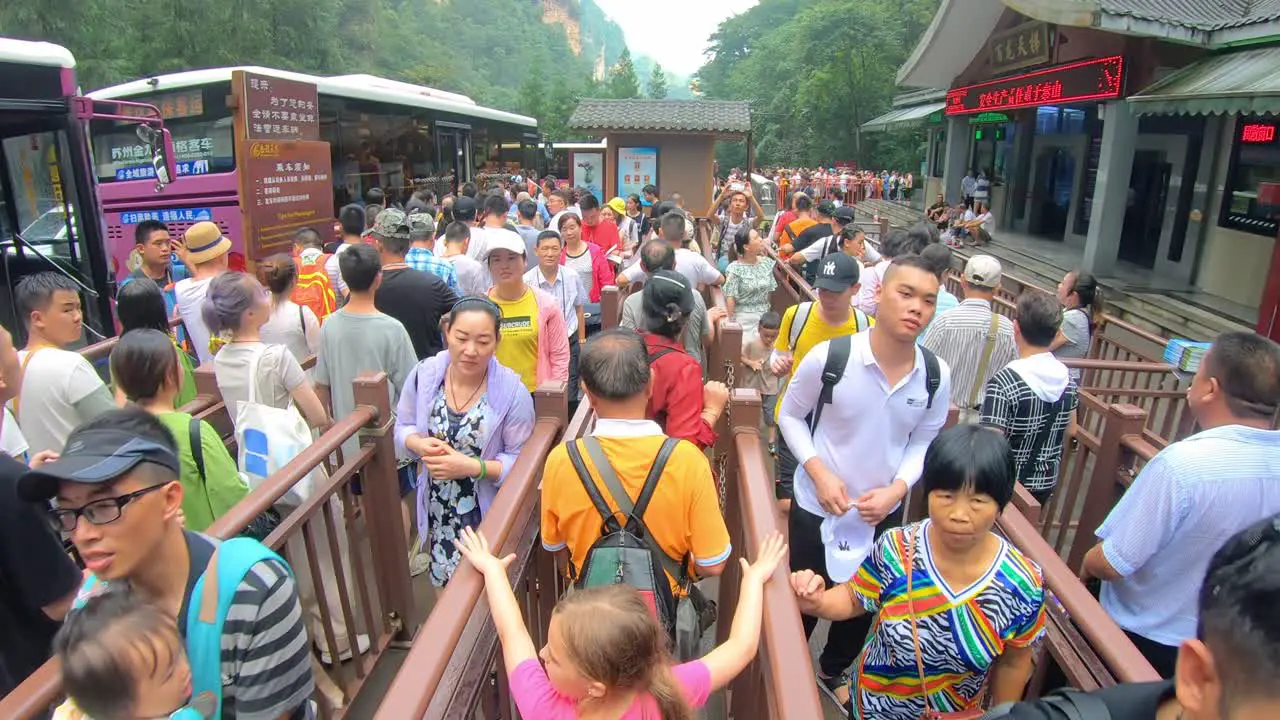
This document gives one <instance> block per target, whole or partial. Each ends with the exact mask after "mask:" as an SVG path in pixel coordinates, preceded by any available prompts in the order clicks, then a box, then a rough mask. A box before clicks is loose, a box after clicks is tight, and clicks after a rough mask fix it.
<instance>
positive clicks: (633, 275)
mask: <svg viewBox="0 0 1280 720" xmlns="http://www.w3.org/2000/svg"><path fill="white" fill-rule="evenodd" d="M676 272H678V273H680V274H681V275H683V276H685V277H687V278H689V284H690V285H691V286H692V287H694V288H696V287H698V286H699V285H711V284H713V283H715V282H716V281H718V280H719V279H720V278H721V275H720V271H719V270H717V269H716V266H715V265H712V264H711V263H710V262H708V261H707V259H706V258H705V257H703V256H702V255H701V254H700V253H696V252H694V251H692V250H690V249H689V248H676ZM623 275H625V276H626V280H627V282H640V281H641V280H647V279H648V278H649V273H647V272H645V271H644V268H642V267H640V266H639V265H633V266H632V267H630V268H628V269H627V270H626V271H625V272H624V273H623Z"/></svg>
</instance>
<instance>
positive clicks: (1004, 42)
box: [987, 22, 1050, 73]
mask: <svg viewBox="0 0 1280 720" xmlns="http://www.w3.org/2000/svg"><path fill="white" fill-rule="evenodd" d="M987 46H988V48H989V49H990V50H991V70H992V72H994V73H1002V72H1007V71H1009V70H1017V69H1018V68H1024V67H1030V66H1032V65H1041V64H1044V63H1047V62H1049V52H1050V48H1049V26H1048V24H1046V23H1042V22H1030V23H1026V24H1024V25H1019V26H1017V27H1014V28H1009V29H1008V30H1005V31H1004V32H1001V33H997V34H995V35H993V36H992V37H991V40H990V41H989V42H988V43H987Z"/></svg>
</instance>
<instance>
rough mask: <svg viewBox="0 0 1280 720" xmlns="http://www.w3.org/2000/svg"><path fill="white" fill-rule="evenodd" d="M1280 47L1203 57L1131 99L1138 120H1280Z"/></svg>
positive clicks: (1131, 106)
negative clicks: (1185, 117) (1260, 117)
mask: <svg viewBox="0 0 1280 720" xmlns="http://www.w3.org/2000/svg"><path fill="white" fill-rule="evenodd" d="M1276 68H1280V47H1265V48H1257V49H1254V50H1242V51H1240V52H1233V53H1228V54H1224V55H1214V56H1212V57H1207V58H1205V59H1203V60H1201V61H1200V62H1197V63H1195V64H1194V65H1188V66H1187V67H1184V68H1182V69H1181V70H1178V71H1177V72H1175V73H1173V74H1172V75H1170V76H1168V77H1166V78H1164V79H1163V80H1160V81H1159V82H1157V83H1155V84H1154V85H1152V86H1151V87H1149V88H1147V89H1146V90H1143V91H1142V92H1140V93H1138V94H1137V95H1133V96H1130V97H1129V104H1130V108H1132V110H1133V111H1134V112H1135V113H1137V114H1138V115H1234V114H1237V113H1239V114H1242V115H1263V114H1266V113H1273V114H1280V72H1277V71H1276Z"/></svg>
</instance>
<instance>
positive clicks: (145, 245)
mask: <svg viewBox="0 0 1280 720" xmlns="http://www.w3.org/2000/svg"><path fill="white" fill-rule="evenodd" d="M133 238H134V242H135V243H136V246H135V249H134V252H136V253H137V254H138V261H139V262H138V268H137V269H136V270H134V271H133V272H131V273H129V275H128V276H126V277H125V278H124V279H123V280H121V281H120V288H124V286H125V285H128V284H129V283H131V282H133V281H134V280H138V279H141V278H150V279H151V280H154V281H155V282H156V284H157V285H159V286H160V289H161V290H163V291H164V307H165V311H166V312H167V313H168V315H169V317H173V308H174V306H175V305H176V304H177V302H178V298H177V296H176V295H175V294H174V291H173V284H174V283H176V282H178V281H179V280H185V279H186V278H187V277H188V276H189V274H188V273H187V266H186V265H183V264H182V263H181V262H180V261H179V260H178V259H177V258H176V257H175V256H174V254H173V242H172V241H171V240H170V238H169V228H168V227H166V226H165V224H164V223H162V222H160V221H159V220H143V221H142V222H140V223H138V227H136V228H135V229H134V231H133ZM116 292H119V290H117V291H116Z"/></svg>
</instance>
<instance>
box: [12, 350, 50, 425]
mask: <svg viewBox="0 0 1280 720" xmlns="http://www.w3.org/2000/svg"><path fill="white" fill-rule="evenodd" d="M43 349H44V347H38V348H35V349H34V350H29V351H27V356H26V357H24V358H22V378H21V379H20V380H19V381H18V394H17V395H14V396H13V419H14V420H17V421H19V422H21V421H22V413H21V409H22V386H23V385H25V384H26V382H27V365H30V364H31V358H33V357H35V356H36V353H38V352H40V351H41V350H43Z"/></svg>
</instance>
